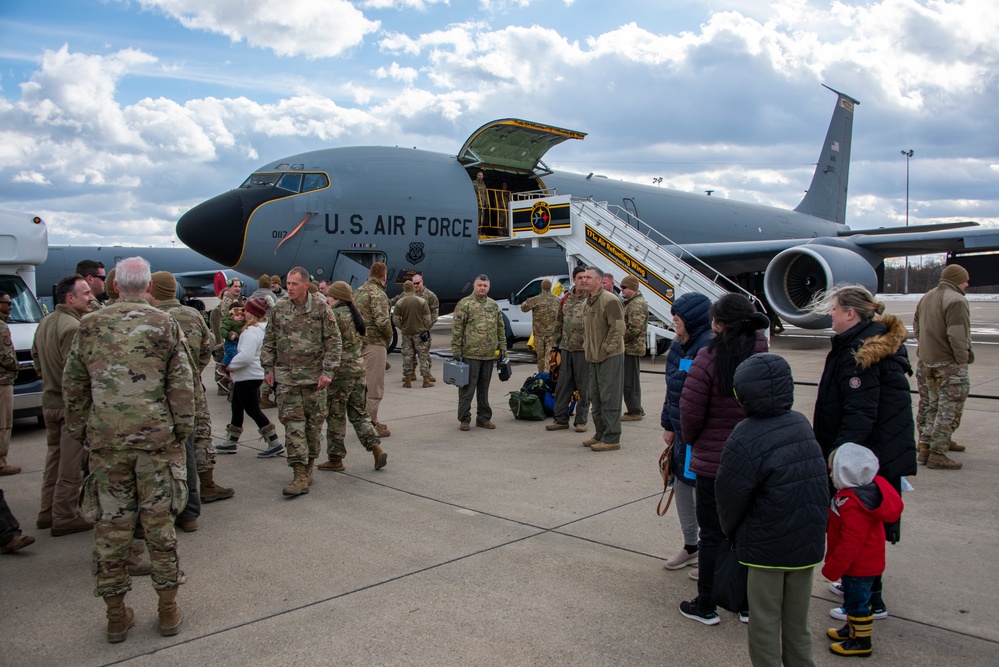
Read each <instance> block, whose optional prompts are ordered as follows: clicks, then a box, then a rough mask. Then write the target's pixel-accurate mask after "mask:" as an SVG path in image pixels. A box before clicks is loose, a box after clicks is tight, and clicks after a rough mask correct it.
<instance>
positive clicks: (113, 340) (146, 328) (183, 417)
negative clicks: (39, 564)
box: [63, 297, 195, 597]
mask: <svg viewBox="0 0 999 667" xmlns="http://www.w3.org/2000/svg"><path fill="white" fill-rule="evenodd" d="M63 401H64V403H65V406H66V408H65V409H66V429H67V430H68V431H69V433H70V435H71V436H72V437H74V438H76V439H77V440H80V441H81V442H84V443H86V445H87V447H88V449H89V450H90V469H91V474H90V476H88V477H87V479H86V480H85V482H84V507H83V511H84V516H86V517H87V518H88V519H90V520H91V521H94V522H95V524H96V525H95V526H94V575H95V578H96V582H97V585H96V588H95V594H96V595H98V596H100V597H110V596H115V595H120V594H124V593H125V592H126V591H128V590H129V589H130V588H131V579H130V577H129V576H128V572H127V571H126V569H125V561H126V559H127V558H128V555H129V549H130V547H131V544H132V533H133V531H134V529H135V524H136V520H137V519H139V518H141V521H142V526H143V528H144V531H145V539H146V544H147V545H148V546H149V554H150V560H151V561H152V581H153V587H154V588H156V589H157V590H168V589H172V588H176V587H177V586H179V585H180V584H182V583H184V573H183V572H181V570H180V567H179V565H178V561H177V536H176V533H175V530H174V518H175V517H176V515H177V514H178V513H179V512H180V510H181V509H183V507H184V504H185V503H186V502H187V482H186V478H187V475H186V471H185V467H184V464H185V461H184V458H185V457H184V446H183V443H184V440H185V439H186V438H187V437H188V436H189V435H190V434H191V432H192V431H193V429H194V420H195V398H194V374H193V372H192V370H191V359H190V351H189V350H188V348H187V343H186V341H185V339H184V333H183V331H181V329H180V325H179V324H178V323H177V321H176V320H174V319H173V318H172V317H170V316H169V315H167V314H166V313H163V312H161V311H159V310H157V309H155V308H153V307H152V306H150V305H149V304H147V303H146V302H145V300H143V299H141V298H138V297H123V298H121V299H119V300H118V302H117V303H115V304H114V305H113V306H108V307H106V308H104V309H103V310H102V311H101V312H99V313H92V314H90V315H88V316H87V317H85V318H84V319H83V320H82V321H81V323H80V329H79V331H78V332H77V336H76V340H75V342H74V343H73V348H72V350H71V351H70V353H69V358H68V359H67V360H66V370H65V372H64V373H63ZM139 510H141V512H140V511H139Z"/></svg>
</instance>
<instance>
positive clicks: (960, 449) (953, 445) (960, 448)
mask: <svg viewBox="0 0 999 667" xmlns="http://www.w3.org/2000/svg"><path fill="white" fill-rule="evenodd" d="M966 449H967V447H965V446H964V445H959V444H957V443H956V442H954V441H953V440H952V441H951V443H950V451H952V452H963V451H964V450H966Z"/></svg>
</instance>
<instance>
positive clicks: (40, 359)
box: [31, 303, 80, 410]
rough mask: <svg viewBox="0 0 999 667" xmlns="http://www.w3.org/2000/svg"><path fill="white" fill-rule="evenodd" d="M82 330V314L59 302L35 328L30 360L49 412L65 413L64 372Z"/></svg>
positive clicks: (44, 406)
mask: <svg viewBox="0 0 999 667" xmlns="http://www.w3.org/2000/svg"><path fill="white" fill-rule="evenodd" d="M79 328H80V314H79V313H78V312H76V311H75V310H73V309H72V308H70V307H69V306H67V305H66V304H62V303H59V304H56V307H55V310H54V311H53V312H52V313H51V314H49V315H46V316H45V317H43V318H42V321H41V322H40V323H39V324H38V328H37V329H35V340H34V342H33V343H32V344H31V358H32V359H33V360H34V362H35V368H36V369H38V370H39V371H40V372H41V374H42V407H43V408H45V409H47V410H62V407H63V406H62V372H63V370H65V368H66V357H68V356H69V351H70V349H72V347H73V341H74V340H76V332H77V330H78V329H79Z"/></svg>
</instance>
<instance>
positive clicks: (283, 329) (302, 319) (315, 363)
mask: <svg viewBox="0 0 999 667" xmlns="http://www.w3.org/2000/svg"><path fill="white" fill-rule="evenodd" d="M341 348H342V342H341V339H340V330H339V329H338V328H337V326H336V322H335V316H334V315H333V313H332V311H331V310H330V309H329V307H328V306H327V305H326V301H325V300H323V299H319V298H317V297H314V296H313V295H311V294H309V295H307V296H306V300H305V303H303V304H301V305H298V304H296V303H295V302H293V301H292V300H291V299H279V300H278V302H277V303H276V304H275V305H274V307H273V308H272V309H271V310H270V312H269V313H268V322H267V328H266V329H265V330H264V344H263V348H262V349H261V352H260V364H261V365H262V366H263V367H264V372H265V373H267V374H268V375H273V376H274V382H275V384H276V385H277V397H278V418H279V419H280V420H281V423H282V424H284V437H285V447H286V448H287V449H288V465H289V466H294V465H295V464H296V463H297V464H302V465H304V464H306V463H311V462H312V461H313V460H315V459H316V458H318V456H319V448H320V440H321V438H322V432H323V422H324V421H325V420H326V388H322V389H320V388H319V387H318V386H316V383H317V382H318V381H319V376H320V375H325V376H326V377H328V378H330V379H332V378H333V377H334V374H335V372H336V368H337V366H338V365H339V364H340V353H341Z"/></svg>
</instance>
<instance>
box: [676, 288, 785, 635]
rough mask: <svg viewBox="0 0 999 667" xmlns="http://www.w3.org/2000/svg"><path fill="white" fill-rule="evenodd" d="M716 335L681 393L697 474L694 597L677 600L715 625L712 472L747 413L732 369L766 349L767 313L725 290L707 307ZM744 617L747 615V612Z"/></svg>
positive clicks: (717, 535) (718, 534)
mask: <svg viewBox="0 0 999 667" xmlns="http://www.w3.org/2000/svg"><path fill="white" fill-rule="evenodd" d="M710 316H711V329H712V331H714V333H715V337H714V338H712V339H711V341H710V342H709V343H708V344H707V346H705V347H704V349H702V350H701V351H700V352H698V353H697V357H696V358H695V359H694V363H693V365H692V366H691V368H690V372H689V373H688V374H687V379H686V380H685V381H684V383H683V392H682V393H681V394H680V424H681V428H682V429H683V437H684V438H685V439H686V441H687V442H688V443H690V445H691V460H690V469H691V470H692V471H693V472H694V474H695V475H697V483H696V486H695V491H694V495H695V497H696V500H697V523H698V525H699V526H700V536H699V538H698V543H697V553H698V560H699V563H698V579H697V597H695V598H694V599H693V600H690V601H689V602H688V601H683V602H681V603H680V613H681V614H683V615H684V616H686V617H687V618H690V619H693V620H695V621H699V622H701V623H704V624H705V625H717V624H718V623H719V622H720V621H721V619H720V618H719V617H718V612H717V611H715V603H714V600H713V599H712V597H711V593H712V588H713V587H714V579H715V558H716V554H717V551H718V543H719V542H721V540H722V538H724V537H725V535H724V533H722V529H721V523H720V522H719V520H718V508H717V504H716V503H715V476H716V475H717V474H718V464H719V463H720V462H721V454H722V450H723V449H724V448H725V441H726V440H728V436H729V435H730V434H731V433H732V429H734V428H735V425H736V424H738V423H739V422H740V421H742V420H743V419H745V417H746V414H745V412H744V411H743V409H742V406H741V405H740V404H739V401H738V400H736V398H735V394H734V392H733V380H734V378H735V369H736V368H737V367H738V366H739V364H741V363H742V362H743V361H745V360H746V359H748V358H749V357H750V356H751V355H753V354H757V353H760V352H766V351H767V349H768V346H767V339H766V337H765V335H764V334H763V331H762V330H763V329H766V328H767V327H769V326H770V318H768V317H767V316H766V315H764V314H763V313H759V312H757V311H756V310H755V309H754V308H753V304H752V303H750V302H749V299H747V298H746V297H744V296H742V295H741V294H726V295H725V296H723V297H722V298H720V299H718V301H716V302H715V303H714V304H712V306H711V310H710ZM744 620H748V617H746V618H745V619H744Z"/></svg>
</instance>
